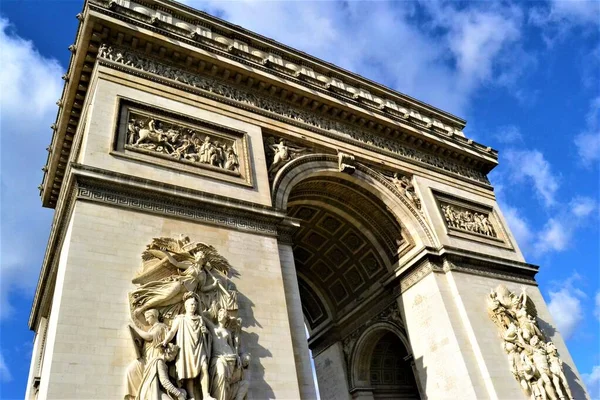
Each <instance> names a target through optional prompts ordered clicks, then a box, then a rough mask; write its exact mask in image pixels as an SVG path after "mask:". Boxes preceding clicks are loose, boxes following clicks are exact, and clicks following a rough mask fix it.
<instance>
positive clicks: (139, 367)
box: [125, 309, 169, 400]
mask: <svg viewBox="0 0 600 400" xmlns="http://www.w3.org/2000/svg"><path fill="white" fill-rule="evenodd" d="M144 317H145V319H146V322H147V324H148V326H149V327H150V328H149V329H148V331H144V330H142V329H140V328H138V327H137V326H136V324H135V323H134V322H131V323H130V324H129V328H130V332H131V335H132V338H133V339H134V343H135V344H136V352H137V355H138V358H137V359H136V360H134V361H132V362H131V363H130V364H129V366H128V367H127V375H126V381H127V382H126V387H127V393H126V394H125V400H131V399H134V398H136V396H137V394H138V388H139V387H140V384H141V382H142V378H143V376H144V370H145V369H146V365H149V364H150V363H152V361H153V360H154V359H155V358H157V357H159V356H160V353H161V352H160V350H161V349H160V347H159V345H160V344H161V343H162V341H163V340H164V338H165V335H166V333H167V331H168V330H169V327H168V326H167V325H165V324H163V323H161V322H158V311H157V310H156V309H151V310H148V311H146V312H145V313H144ZM140 342H142V343H141V345H140Z"/></svg>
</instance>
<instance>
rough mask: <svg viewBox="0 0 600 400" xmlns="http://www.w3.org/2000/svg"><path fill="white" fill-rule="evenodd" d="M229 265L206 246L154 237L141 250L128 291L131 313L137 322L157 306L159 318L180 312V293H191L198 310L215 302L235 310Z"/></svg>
mask: <svg viewBox="0 0 600 400" xmlns="http://www.w3.org/2000/svg"><path fill="white" fill-rule="evenodd" d="M230 270H231V265H230V264H229V262H228V261H227V259H225V257H223V256H222V255H220V254H219V253H218V251H217V250H216V249H215V248H214V247H213V246H210V245H207V244H205V243H202V242H192V241H190V239H189V237H187V236H184V235H181V236H180V238H179V239H173V238H168V237H160V238H154V239H153V240H152V242H151V243H150V244H149V245H147V246H146V250H145V251H144V252H143V253H142V266H141V268H140V270H139V271H138V272H137V274H136V276H135V277H134V278H133V280H132V282H133V283H134V284H136V285H138V287H137V289H135V290H133V291H132V292H130V293H129V300H130V307H131V313H132V316H133V317H134V318H135V319H138V320H140V321H141V317H142V315H143V313H144V312H145V311H146V310H150V309H157V310H158V311H159V313H160V315H161V317H162V319H163V320H171V319H172V318H173V317H174V316H176V315H178V314H181V313H182V312H183V295H184V294H185V293H186V292H194V293H196V294H197V295H198V297H199V299H200V303H201V304H200V307H201V309H202V310H208V309H209V308H210V307H211V305H212V304H213V303H214V304H217V305H219V306H220V307H222V308H225V309H227V310H230V311H233V310H237V296H236V293H237V292H236V291H235V290H231V286H232V285H233V284H232V283H231V281H230V280H229V274H230Z"/></svg>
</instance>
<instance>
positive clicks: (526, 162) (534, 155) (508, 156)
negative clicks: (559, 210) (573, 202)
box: [504, 149, 559, 207]
mask: <svg viewBox="0 0 600 400" xmlns="http://www.w3.org/2000/svg"><path fill="white" fill-rule="evenodd" d="M504 158H505V160H504V165H506V166H507V168H508V173H509V175H510V177H511V178H512V179H513V180H514V181H515V183H532V184H533V187H534V188H535V192H536V194H537V195H538V196H539V198H540V199H541V200H542V202H543V204H544V205H545V206H546V207H549V206H552V205H554V204H555V203H556V191H557V190H558V188H559V179H558V175H557V173H556V172H554V171H552V167H551V165H550V163H549V162H548V161H547V160H546V158H545V157H544V155H543V154H542V153H541V152H540V151H539V150H516V149H512V150H508V151H506V153H505V155H504Z"/></svg>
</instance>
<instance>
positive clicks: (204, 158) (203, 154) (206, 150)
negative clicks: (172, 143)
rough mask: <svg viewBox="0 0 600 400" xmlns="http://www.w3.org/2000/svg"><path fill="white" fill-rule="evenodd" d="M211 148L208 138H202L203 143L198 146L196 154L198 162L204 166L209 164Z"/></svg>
mask: <svg viewBox="0 0 600 400" xmlns="http://www.w3.org/2000/svg"><path fill="white" fill-rule="evenodd" d="M212 147H213V144H212V143H211V142H210V137H208V136H207V137H205V138H204V142H202V145H201V146H200V150H199V151H198V154H199V155H200V158H199V160H198V161H200V162H201V163H204V164H208V163H210V151H211V148H212Z"/></svg>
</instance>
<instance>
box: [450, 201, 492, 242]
mask: <svg viewBox="0 0 600 400" xmlns="http://www.w3.org/2000/svg"><path fill="white" fill-rule="evenodd" d="M441 210H442V215H443V216H444V219H445V220H446V224H448V227H450V228H454V229H460V230H463V231H467V232H472V233H478V234H480V235H485V236H490V237H493V238H496V237H498V235H497V233H496V229H495V228H494V226H493V224H492V222H491V221H490V216H489V215H486V214H484V213H480V212H476V211H471V210H467V209H465V208H462V207H458V206H455V205H452V204H441Z"/></svg>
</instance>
